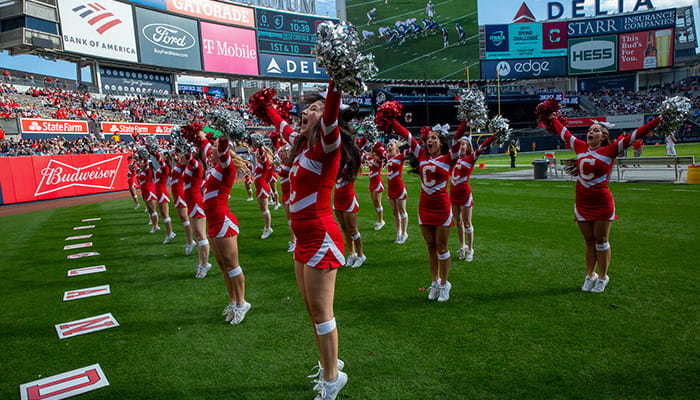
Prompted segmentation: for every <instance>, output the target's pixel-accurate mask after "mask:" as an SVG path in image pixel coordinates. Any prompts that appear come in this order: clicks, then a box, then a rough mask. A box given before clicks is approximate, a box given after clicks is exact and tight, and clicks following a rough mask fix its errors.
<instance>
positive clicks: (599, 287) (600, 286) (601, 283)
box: [591, 276, 610, 293]
mask: <svg viewBox="0 0 700 400" xmlns="http://www.w3.org/2000/svg"><path fill="white" fill-rule="evenodd" d="M608 282H610V277H609V276H606V277H605V280H602V279H596V280H595V285H594V286H593V289H591V292H594V293H602V292H603V291H604V290H605V286H606V285H607V284H608Z"/></svg>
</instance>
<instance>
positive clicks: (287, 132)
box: [265, 107, 299, 146]
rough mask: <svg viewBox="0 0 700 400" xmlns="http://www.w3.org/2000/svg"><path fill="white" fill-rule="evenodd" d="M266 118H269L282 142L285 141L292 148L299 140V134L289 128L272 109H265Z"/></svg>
mask: <svg viewBox="0 0 700 400" xmlns="http://www.w3.org/2000/svg"><path fill="white" fill-rule="evenodd" d="M265 112H266V113H267V116H268V117H269V118H270V120H271V121H272V123H273V124H274V125H275V129H277V132H279V133H280V134H281V135H282V137H283V138H284V140H286V141H287V142H288V143H289V144H290V145H292V146H294V143H295V142H296V141H297V139H298V138H299V133H297V132H296V131H295V130H294V129H292V127H291V126H289V124H288V123H287V121H285V120H284V119H283V118H282V117H281V116H280V114H279V113H278V112H277V110H275V109H274V108H273V107H267V108H265Z"/></svg>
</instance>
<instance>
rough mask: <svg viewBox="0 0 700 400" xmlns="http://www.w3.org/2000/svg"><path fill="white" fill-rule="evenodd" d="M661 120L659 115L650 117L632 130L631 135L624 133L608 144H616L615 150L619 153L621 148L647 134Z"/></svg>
mask: <svg viewBox="0 0 700 400" xmlns="http://www.w3.org/2000/svg"><path fill="white" fill-rule="evenodd" d="M660 120H661V117H656V118H654V119H652V120H651V121H649V122H647V123H646V124H645V125H643V126H641V127H639V128H637V129H635V130H634V132H632V134H631V135H625V136H620V137H618V138H617V140H615V141H614V142H612V143H611V144H610V145H615V146H617V152H618V153H620V152H622V150H624V149H626V148H627V147H629V146H630V145H632V143H634V141H635V140H637V139H639V138H642V137H644V136H647V135H648V134H650V133H651V132H652V130H653V129H654V128H656V126H657V125H658V124H659V121H660Z"/></svg>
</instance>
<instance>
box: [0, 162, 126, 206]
mask: <svg viewBox="0 0 700 400" xmlns="http://www.w3.org/2000/svg"><path fill="white" fill-rule="evenodd" d="M128 156H129V155H128V154H126V153H123V154H80V155H77V154H76V155H66V156H31V157H3V158H0V195H1V196H2V198H0V204H11V203H23V202H27V201H36V200H49V199H56V198H62V197H73V196H82V195H87V194H96V193H105V192H115V191H119V190H126V189H127V181H126V173H127V168H128V163H127V157H128Z"/></svg>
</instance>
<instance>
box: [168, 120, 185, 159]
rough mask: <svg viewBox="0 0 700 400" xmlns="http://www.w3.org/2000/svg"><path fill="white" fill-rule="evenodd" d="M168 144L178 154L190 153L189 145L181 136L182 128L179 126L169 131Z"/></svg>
mask: <svg viewBox="0 0 700 400" xmlns="http://www.w3.org/2000/svg"><path fill="white" fill-rule="evenodd" d="M170 143H171V144H172V145H173V146H174V147H175V148H176V149H177V151H179V152H180V153H184V154H187V153H189V152H190V145H189V143H188V142H187V140H186V139H185V137H184V136H182V127H180V126H179V125H175V126H173V129H171V130H170Z"/></svg>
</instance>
